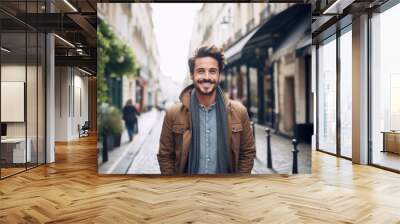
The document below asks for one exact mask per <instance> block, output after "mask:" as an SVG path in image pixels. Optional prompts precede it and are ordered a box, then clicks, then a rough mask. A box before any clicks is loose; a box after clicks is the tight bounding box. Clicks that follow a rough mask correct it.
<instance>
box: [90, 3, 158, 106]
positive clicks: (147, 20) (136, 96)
mask: <svg viewBox="0 0 400 224" xmlns="http://www.w3.org/2000/svg"><path fill="white" fill-rule="evenodd" d="M98 16H99V18H100V19H101V20H103V21H104V22H106V23H107V24H108V25H109V26H110V27H111V28H112V30H113V31H114V32H115V34H116V35H117V36H118V37H119V38H120V39H121V40H122V41H123V42H125V43H126V44H127V45H128V46H129V47H130V48H131V49H132V51H133V53H134V56H135V59H136V62H137V63H138V67H139V69H138V71H137V73H136V77H135V78H128V77H125V76H124V77H122V78H121V80H119V81H118V83H119V84H117V83H115V85H113V88H116V89H117V90H116V91H118V93H116V94H115V95H117V96H118V97H117V98H118V103H117V105H118V106H122V105H123V104H124V103H125V102H126V101H127V100H128V99H132V100H133V102H136V105H137V107H138V109H140V110H141V111H147V110H149V109H150V108H152V107H153V106H155V105H157V97H158V95H159V87H158V86H159V83H158V79H159V77H158V76H159V74H160V65H159V52H158V47H157V43H156V39H155V35H154V32H153V21H152V9H151V7H150V5H149V4H131V3H121V4H107V3H99V4H98ZM114 86H115V87H114ZM115 95H114V96H115Z"/></svg>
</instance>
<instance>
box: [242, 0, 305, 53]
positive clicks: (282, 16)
mask: <svg viewBox="0 0 400 224" xmlns="http://www.w3.org/2000/svg"><path fill="white" fill-rule="evenodd" d="M305 30H307V32H311V6H310V5H309V4H295V5H293V6H291V7H289V8H288V9H286V10H284V11H282V12H280V13H279V14H276V15H274V16H273V17H271V19H269V20H267V21H266V22H265V23H264V24H262V25H261V26H260V28H259V29H258V30H257V32H256V33H255V34H254V35H253V36H252V37H251V38H250V39H249V40H248V42H247V43H246V44H245V46H244V47H243V50H242V52H244V54H246V52H248V54H249V58H250V57H251V56H252V55H253V54H254V51H255V49H256V48H259V49H261V50H262V51H263V53H264V54H265V53H266V51H267V49H268V48H269V47H274V48H275V47H277V46H283V45H282V43H283V42H286V41H288V43H292V42H293V41H292V40H294V43H293V44H296V43H297V41H295V40H296V39H301V38H302V36H303V35H301V36H294V37H292V36H293V32H296V33H301V32H303V33H304V32H306V31H305ZM308 30H309V31H308ZM289 35H290V36H289ZM291 39H292V40H291Z"/></svg>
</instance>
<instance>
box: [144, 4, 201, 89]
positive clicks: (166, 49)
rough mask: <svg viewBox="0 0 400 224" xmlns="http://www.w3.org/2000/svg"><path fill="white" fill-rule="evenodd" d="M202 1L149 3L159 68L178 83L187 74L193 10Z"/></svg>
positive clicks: (193, 17) (196, 9) (194, 12)
mask: <svg viewBox="0 0 400 224" xmlns="http://www.w3.org/2000/svg"><path fill="white" fill-rule="evenodd" d="M201 5H202V3H184V4H182V3H152V4H151V7H152V8H153V22H154V32H155V35H156V40H157V45H158V49H159V53H160V63H161V65H160V66H161V72H162V73H163V74H164V75H166V76H172V78H173V80H175V81H177V82H180V83H182V82H183V80H184V78H185V77H186V76H187V75H188V65H187V59H188V53H189V44H190V38H191V36H192V28H193V23H194V19H195V15H196V12H197V11H198V10H199V9H200V8H201Z"/></svg>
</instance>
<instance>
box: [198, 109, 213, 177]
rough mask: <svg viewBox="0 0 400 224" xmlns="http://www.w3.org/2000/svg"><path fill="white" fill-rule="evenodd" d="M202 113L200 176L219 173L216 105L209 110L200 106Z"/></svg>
mask: <svg viewBox="0 0 400 224" xmlns="http://www.w3.org/2000/svg"><path fill="white" fill-rule="evenodd" d="M199 113H200V163H199V173H200V174H215V173H217V110H216V108H215V103H214V104H213V105H211V106H210V107H209V108H208V109H206V108H205V107H204V106H202V105H199Z"/></svg>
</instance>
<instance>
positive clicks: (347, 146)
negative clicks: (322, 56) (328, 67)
mask: <svg viewBox="0 0 400 224" xmlns="http://www.w3.org/2000/svg"><path fill="white" fill-rule="evenodd" d="M351 42H352V35H351V30H350V31H348V32H347V33H344V34H343V35H342V36H341V37H340V153H341V155H343V156H346V157H349V158H351V156H352V150H351V141H352V137H351V136H352V125H351V124H352V88H351V87H352V86H351V85H352V66H351V65H352V50H351V47H352V44H351Z"/></svg>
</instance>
